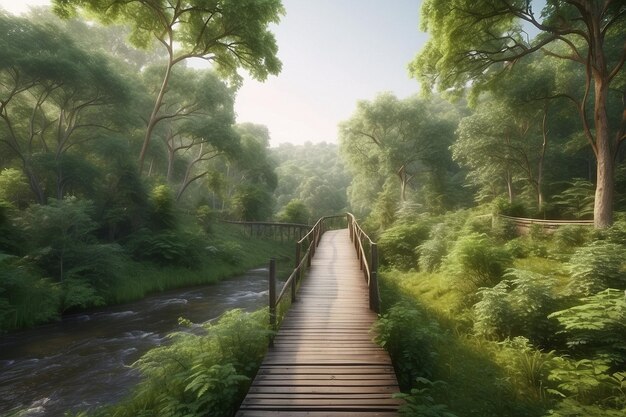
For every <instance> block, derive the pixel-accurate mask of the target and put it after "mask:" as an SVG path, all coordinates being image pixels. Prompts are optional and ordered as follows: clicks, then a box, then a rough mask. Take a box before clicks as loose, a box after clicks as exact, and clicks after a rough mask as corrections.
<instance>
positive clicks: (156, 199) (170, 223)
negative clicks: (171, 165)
mask: <svg viewBox="0 0 626 417" xmlns="http://www.w3.org/2000/svg"><path fill="white" fill-rule="evenodd" d="M150 202H151V207H152V213H151V215H150V224H151V227H152V228H153V229H154V230H171V229H173V228H175V227H176V211H175V204H174V197H173V196H172V191H171V190H170V188H169V187H168V186H167V185H157V186H156V187H154V189H153V190H152V192H151V193H150Z"/></svg>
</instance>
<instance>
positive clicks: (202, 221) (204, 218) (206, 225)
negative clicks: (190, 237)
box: [196, 205, 215, 234]
mask: <svg viewBox="0 0 626 417" xmlns="http://www.w3.org/2000/svg"><path fill="white" fill-rule="evenodd" d="M196 222H197V223H198V225H199V226H200V228H201V229H202V230H204V232H205V233H207V234H208V233H211V231H212V225H213V222H215V213H214V212H213V210H212V209H211V207H209V206H206V205H204V206H200V207H198V208H197V209H196Z"/></svg>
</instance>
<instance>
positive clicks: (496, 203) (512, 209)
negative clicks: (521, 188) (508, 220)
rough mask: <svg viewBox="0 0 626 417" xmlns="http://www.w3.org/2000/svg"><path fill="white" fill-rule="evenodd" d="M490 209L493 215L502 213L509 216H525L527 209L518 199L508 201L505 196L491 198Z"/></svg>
mask: <svg viewBox="0 0 626 417" xmlns="http://www.w3.org/2000/svg"><path fill="white" fill-rule="evenodd" d="M492 210H493V214H494V215H498V214H503V215H505V216H511V217H526V215H527V211H526V207H525V206H524V204H523V203H521V202H519V201H513V202H509V201H508V200H507V199H505V198H496V199H495V200H493V205H492Z"/></svg>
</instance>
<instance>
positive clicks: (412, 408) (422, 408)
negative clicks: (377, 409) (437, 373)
mask: <svg viewBox="0 0 626 417" xmlns="http://www.w3.org/2000/svg"><path fill="white" fill-rule="evenodd" d="M441 385H446V383H445V382H444V381H431V380H429V379H428V378H422V377H418V378H416V387H415V388H411V393H410V394H403V393H400V394H397V395H396V398H400V399H402V400H404V401H405V403H404V404H403V405H402V406H401V407H400V415H402V416H410V417H457V415H456V414H454V413H452V412H450V411H449V410H448V406H447V405H445V404H437V403H436V401H435V399H434V398H433V396H432V395H431V393H430V391H431V390H432V389H433V388H436V387H438V386H441Z"/></svg>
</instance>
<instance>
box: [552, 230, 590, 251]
mask: <svg viewBox="0 0 626 417" xmlns="http://www.w3.org/2000/svg"><path fill="white" fill-rule="evenodd" d="M590 234H591V229H590V228H589V227H585V226H572V225H566V226H562V227H559V228H558V229H556V231H555V232H554V234H553V241H554V244H555V245H556V247H557V249H558V250H559V251H561V252H571V250H572V249H574V248H577V247H579V246H583V245H584V244H585V243H586V242H587V240H588V239H589V236H590Z"/></svg>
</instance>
